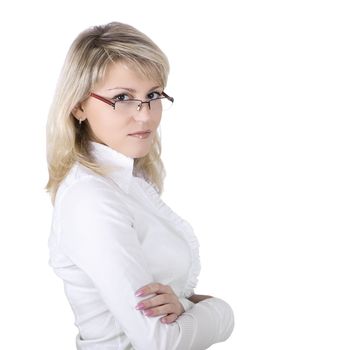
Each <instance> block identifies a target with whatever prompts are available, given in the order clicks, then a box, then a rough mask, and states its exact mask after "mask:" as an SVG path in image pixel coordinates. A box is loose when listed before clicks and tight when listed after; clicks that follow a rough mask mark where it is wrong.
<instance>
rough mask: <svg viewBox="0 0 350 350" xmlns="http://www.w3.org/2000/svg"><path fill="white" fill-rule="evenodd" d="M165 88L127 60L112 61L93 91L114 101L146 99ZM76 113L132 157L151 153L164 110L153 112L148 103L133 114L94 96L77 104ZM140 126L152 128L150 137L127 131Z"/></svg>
mask: <svg viewBox="0 0 350 350" xmlns="http://www.w3.org/2000/svg"><path fill="white" fill-rule="evenodd" d="M116 87H117V88H116ZM162 90H163V89H162V87H160V86H159V84H158V83H157V82H155V81H150V80H148V79H145V78H143V77H142V76H140V75H139V74H137V73H136V72H135V71H133V70H132V69H131V68H129V67H128V66H127V65H126V64H124V63H113V64H110V65H109V67H108V68H107V71H106V75H105V77H104V79H102V80H101V81H100V82H99V83H98V84H96V86H94V88H93V91H92V92H94V93H96V94H98V95H100V96H103V97H105V98H107V99H110V100H111V101H113V99H115V100H121V99H129V98H132V99H140V100H143V101H145V100H149V99H151V98H154V97H157V96H159V95H160V93H161V92H162ZM73 114H74V116H75V117H76V118H77V119H78V120H79V119H81V120H82V121H84V122H86V120H87V121H88V123H89V124H90V127H91V129H92V131H93V133H94V136H95V138H96V139H97V140H99V141H100V142H101V143H103V144H105V145H107V146H109V147H111V148H113V149H115V150H116V151H118V152H120V153H122V154H124V155H126V156H128V157H130V158H141V157H144V156H145V155H147V154H148V152H149V151H150V148H151V146H152V141H153V139H154V137H155V135H156V132H157V128H158V126H159V123H160V120H161V113H158V114H155V113H153V112H152V111H151V110H149V108H148V106H147V105H146V104H143V105H142V108H141V109H140V110H139V111H137V109H136V108H135V111H134V112H133V113H132V114H130V115H120V114H119V113H118V109H117V108H116V110H113V108H112V106H110V105H108V104H106V103H104V102H102V101H100V100H98V99H96V98H93V97H89V98H88V99H86V100H85V101H84V102H82V103H81V104H80V105H79V106H77V107H76V108H75V110H74V111H73ZM140 130H151V134H150V136H149V137H148V138H147V139H139V138H136V137H132V136H130V135H128V134H130V133H134V132H136V131H140Z"/></svg>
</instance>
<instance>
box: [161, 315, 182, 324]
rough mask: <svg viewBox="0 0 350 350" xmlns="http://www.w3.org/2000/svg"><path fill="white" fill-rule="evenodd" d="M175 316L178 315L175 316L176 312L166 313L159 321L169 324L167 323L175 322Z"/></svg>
mask: <svg viewBox="0 0 350 350" xmlns="http://www.w3.org/2000/svg"><path fill="white" fill-rule="evenodd" d="M177 318H178V316H177V315H176V314H170V315H168V316H164V317H162V318H161V319H160V321H161V322H162V323H167V324H169V323H173V322H175V321H176V319H177Z"/></svg>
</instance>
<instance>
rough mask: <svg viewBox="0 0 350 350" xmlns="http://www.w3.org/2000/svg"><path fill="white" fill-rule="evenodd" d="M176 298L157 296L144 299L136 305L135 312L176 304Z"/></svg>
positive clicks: (163, 295) (166, 295)
mask: <svg viewBox="0 0 350 350" xmlns="http://www.w3.org/2000/svg"><path fill="white" fill-rule="evenodd" d="M176 303H177V297H176V296H175V295H173V294H159V295H156V296H154V297H151V298H148V299H144V300H142V301H140V302H139V303H137V305H136V309H137V310H145V309H148V308H150V307H156V306H160V305H164V304H176Z"/></svg>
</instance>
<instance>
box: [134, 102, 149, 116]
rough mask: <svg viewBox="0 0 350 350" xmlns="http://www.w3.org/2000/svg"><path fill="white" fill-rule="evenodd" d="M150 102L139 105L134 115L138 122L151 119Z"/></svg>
mask: <svg viewBox="0 0 350 350" xmlns="http://www.w3.org/2000/svg"><path fill="white" fill-rule="evenodd" d="M150 107H151V106H150V103H149V101H144V102H141V101H140V103H139V105H138V106H137V109H136V112H135V113H134V119H136V120H148V119H149V118H150V117H151V108H150Z"/></svg>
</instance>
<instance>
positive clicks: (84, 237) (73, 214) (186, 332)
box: [57, 177, 233, 350]
mask: <svg viewBox="0 0 350 350" xmlns="http://www.w3.org/2000/svg"><path fill="white" fill-rule="evenodd" d="M57 205H58V211H59V215H60V223H61V232H60V245H61V247H62V249H63V251H64V252H65V253H66V255H67V256H68V257H69V258H70V259H71V260H72V262H73V263H75V264H76V265H77V266H78V267H79V268H81V269H82V270H83V271H85V272H86V274H87V275H88V276H89V277H90V278H91V280H92V281H93V283H94V284H95V286H96V288H97V289H98V291H99V293H100V295H101V297H102V299H103V300H104V302H105V303H106V305H107V307H108V308H109V310H110V311H111V312H112V314H113V315H114V317H115V318H116V319H117V320H118V322H119V323H120V324H121V327H122V328H123V330H124V332H125V333H126V335H127V336H128V338H129V339H130V341H131V343H132V344H133V346H134V347H135V348H136V349H138V350H143V349H144V350H146V349H147V350H160V349H164V350H165V349H166V350H170V349H174V350H175V349H181V350H185V349H192V350H195V349H198V350H200V349H206V348H207V347H209V346H210V345H212V344H214V343H215V342H219V341H223V340H225V339H226V338H227V337H228V336H229V335H230V334H231V332H232V326H233V316H232V310H231V308H230V307H229V305H228V304H226V303H225V302H224V301H223V300H220V299H217V298H211V299H210V300H205V301H203V302H201V303H198V304H196V305H194V306H193V307H192V308H191V309H190V310H189V311H188V312H185V313H183V314H182V315H181V316H180V317H179V318H178V319H177V320H176V322H174V323H173V324H169V325H167V324H163V323H161V322H160V321H159V317H154V318H153V317H151V318H149V317H146V316H145V315H143V313H142V312H141V311H139V310H136V309H135V306H136V304H137V303H138V302H139V301H140V300H141V299H142V298H140V297H137V296H135V291H136V290H137V289H139V288H140V287H142V286H144V285H146V284H149V283H151V282H154V279H153V277H152V275H151V274H150V272H149V269H148V268H147V260H146V258H145V256H144V254H143V251H142V247H141V245H140V242H139V240H138V238H137V234H136V232H135V230H134V228H133V224H132V221H133V220H132V215H131V214H130V213H129V212H128V210H127V208H126V207H125V205H124V204H123V203H122V202H121V201H120V200H119V198H118V196H116V194H115V192H114V190H113V189H112V188H110V187H109V186H108V185H106V184H105V183H104V182H102V181H99V180H96V178H93V177H90V178H84V179H83V180H80V181H79V182H77V183H75V184H73V185H71V187H70V188H68V189H67V190H66V192H65V193H63V195H62V197H61V198H60V200H59V201H58V203H57Z"/></svg>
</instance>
